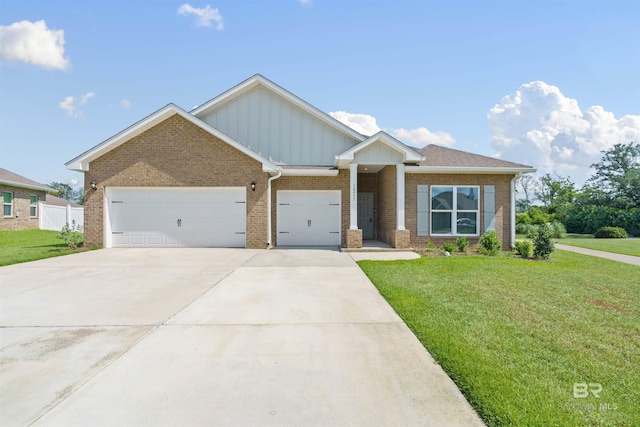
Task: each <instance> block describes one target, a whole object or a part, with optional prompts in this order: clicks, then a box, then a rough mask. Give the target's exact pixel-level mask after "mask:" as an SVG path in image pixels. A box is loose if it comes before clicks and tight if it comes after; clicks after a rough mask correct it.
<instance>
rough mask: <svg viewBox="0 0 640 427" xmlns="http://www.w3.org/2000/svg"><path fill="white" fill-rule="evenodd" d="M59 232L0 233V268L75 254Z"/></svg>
mask: <svg viewBox="0 0 640 427" xmlns="http://www.w3.org/2000/svg"><path fill="white" fill-rule="evenodd" d="M57 236H58V232H57V231H49V230H20V231H0V266H3V265H10V264H18V263H21V262H27V261H35V260H38V259H43V258H51V257H55V256H60V255H68V254H72V253H75V252H73V251H71V250H69V249H68V247H67V245H66V244H65V243H64V242H63V241H62V240H60V239H58V238H57Z"/></svg>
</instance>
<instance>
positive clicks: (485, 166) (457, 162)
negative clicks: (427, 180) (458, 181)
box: [407, 144, 536, 173]
mask: <svg viewBox="0 0 640 427" xmlns="http://www.w3.org/2000/svg"><path fill="white" fill-rule="evenodd" d="M418 152H419V153H421V154H422V155H423V156H424V159H423V160H422V161H421V162H419V163H418V166H416V167H414V168H412V169H407V172H432V173H437V172H443V173H445V172H451V173H455V172H458V173H462V172H469V173H471V172H484V173H487V172H493V173H500V172H504V173H518V172H520V173H528V172H535V171H536V169H535V168H533V167H531V166H528V165H523V164H521V163H514V162H508V161H506V160H501V159H496V158H495V157H488V156H482V155H480V154H474V153H469V152H466V151H461V150H456V149H453V148H448V147H442V146H440V145H435V144H430V145H427V146H426V147H424V148H421V149H419V150H418Z"/></svg>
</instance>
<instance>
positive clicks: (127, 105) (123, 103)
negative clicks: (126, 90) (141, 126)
mask: <svg viewBox="0 0 640 427" xmlns="http://www.w3.org/2000/svg"><path fill="white" fill-rule="evenodd" d="M120 105H121V106H122V107H124V108H126V109H129V108H131V101H129V100H128V99H123V100H122V101H120Z"/></svg>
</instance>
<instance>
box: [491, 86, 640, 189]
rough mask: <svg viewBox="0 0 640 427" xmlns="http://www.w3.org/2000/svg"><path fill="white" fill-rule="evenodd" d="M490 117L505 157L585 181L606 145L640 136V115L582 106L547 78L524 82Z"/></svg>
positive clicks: (498, 147)
mask: <svg viewBox="0 0 640 427" xmlns="http://www.w3.org/2000/svg"><path fill="white" fill-rule="evenodd" d="M487 117H488V119H489V125H490V127H491V130H492V139H493V148H494V149H495V150H496V151H497V152H498V154H499V156H500V157H501V158H504V159H505V160H512V161H515V162H520V163H526V164H530V165H532V166H534V167H536V168H538V169H539V171H540V172H541V173H547V172H549V173H557V174H559V175H562V176H570V177H571V179H572V180H573V181H575V182H576V183H578V184H579V185H581V184H582V183H584V181H585V180H586V179H587V178H588V177H589V176H591V175H592V173H593V171H591V170H590V165H591V164H592V163H595V162H597V161H598V160H599V159H600V157H601V151H604V150H608V149H609V148H611V147H612V146H613V145H614V144H617V143H626V142H630V141H638V140H640V116H637V115H626V116H623V117H622V118H620V119H616V118H615V117H614V115H613V113H611V112H608V111H605V110H604V108H603V107H601V106H593V107H589V108H587V109H586V110H584V111H582V110H581V109H580V107H579V106H578V101H577V100H575V99H572V98H567V97H566V96H564V95H563V94H562V93H561V92H560V89H558V88H557V87H556V86H552V85H549V84H547V83H545V82H542V81H535V82H531V83H527V84H523V85H522V86H520V87H519V88H518V90H517V91H516V92H515V93H513V94H511V95H507V96H505V97H504V98H502V100H501V101H500V103H499V104H496V105H495V106H494V107H493V108H492V109H491V110H489V112H488V114H487Z"/></svg>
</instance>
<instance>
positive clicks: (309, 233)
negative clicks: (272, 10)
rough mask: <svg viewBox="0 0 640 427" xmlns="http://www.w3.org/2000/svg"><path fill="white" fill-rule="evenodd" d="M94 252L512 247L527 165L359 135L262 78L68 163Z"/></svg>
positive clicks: (166, 114)
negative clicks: (489, 233) (488, 237)
mask: <svg viewBox="0 0 640 427" xmlns="http://www.w3.org/2000/svg"><path fill="white" fill-rule="evenodd" d="M67 167H68V168H69V169H72V170H77V171H82V172H84V175H85V205H84V206H85V239H86V240H85V241H86V243H87V244H88V245H89V246H104V247H135V246H145V247H162V246H194V247H197V246H200V247H216V246H218V247H247V248H267V247H269V246H275V245H278V246H287V245H295V246H300V245H309V246H315V245H334V246H343V247H349V248H357V247H360V246H361V245H362V241H363V239H378V240H381V241H384V242H387V243H389V244H391V245H392V246H394V247H396V248H408V247H420V246H422V245H424V243H425V240H427V239H429V240H432V241H434V242H436V243H441V242H443V241H450V240H453V239H455V238H456V237H457V236H467V237H468V238H469V240H470V241H471V243H472V244H473V243H475V242H477V239H478V238H479V236H481V235H482V234H483V233H484V232H485V231H486V230H490V229H494V230H495V231H496V232H497V233H498V236H499V237H500V238H501V240H502V243H503V246H505V247H508V246H509V245H511V244H512V242H513V241H514V230H515V228H514V227H515V222H514V217H515V204H514V199H515V191H514V182H515V179H516V178H517V177H518V175H519V174H522V173H528V172H534V171H535V170H534V169H533V168H531V167H530V166H526V165H522V164H518V163H512V162H507V161H504V160H500V159H495V158H490V157H485V156H480V155H476V154H471V153H467V152H463V151H458V150H453V149H450V148H444V147H440V146H436V145H429V146H426V147H424V148H422V149H415V148H411V147H408V146H406V145H405V144H403V143H401V142H400V141H398V140H397V139H395V138H394V137H392V136H391V135H389V134H387V133H385V132H382V131H381V132H378V133H376V134H375V135H372V136H365V135H361V134H360V133H358V132H356V131H355V130H353V129H351V128H350V127H348V126H346V125H344V124H342V123H341V122H339V121H337V120H335V119H334V118H332V117H331V116H330V115H329V114H326V113H325V112H323V111H320V110H319V109H317V108H315V107H314V106H312V105H311V104H309V103H307V102H306V101H304V100H302V99H300V98H299V97H297V96H296V95H294V94H292V93H290V92H288V91H287V90H285V89H283V88H282V87H280V86H278V85H276V84H275V83H273V82H272V81H270V80H268V79H266V78H265V77H263V76H261V75H255V76H253V77H251V78H249V79H248V80H245V81H244V82H242V83H240V84H239V85H237V86H235V87H233V88H231V89H229V90H228V91H226V92H224V93H222V94H220V95H218V96H217V97H215V98H213V99H211V100H210V101H207V102H206V103H204V104H202V105H200V106H199V107H196V108H195V109H193V110H192V111H190V112H187V111H185V110H183V109H182V108H180V107H178V106H176V105H174V104H168V105H167V106H165V107H163V108H161V109H160V110H158V111H156V112H154V113H153V114H151V115H149V116H147V117H145V118H144V119H142V120H140V121H139V122H137V123H135V124H133V125H132V126H130V127H128V128H127V129H124V130H123V131H122V132H120V133H118V134H116V135H114V136H113V137H111V138H109V139H107V140H105V141H104V142H102V143H100V144H98V145H96V146H95V147H93V148H91V149H90V150H88V151H87V152H85V153H83V154H81V155H79V156H78V157H76V158H75V159H73V160H71V161H69V162H68V163H67Z"/></svg>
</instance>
